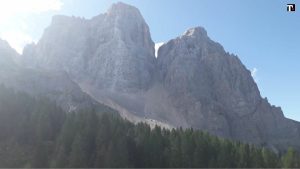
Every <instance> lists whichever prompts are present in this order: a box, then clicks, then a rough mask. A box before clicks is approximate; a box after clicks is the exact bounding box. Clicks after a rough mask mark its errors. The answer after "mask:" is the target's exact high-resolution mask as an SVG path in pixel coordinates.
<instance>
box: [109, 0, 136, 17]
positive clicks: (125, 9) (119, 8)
mask: <svg viewBox="0 0 300 169" xmlns="http://www.w3.org/2000/svg"><path fill="white" fill-rule="evenodd" d="M107 15H108V16H116V15H118V16H138V17H142V15H141V13H140V11H139V10H138V9H137V8H136V7H134V6H131V5H128V4H125V3H123V2H117V3H115V4H113V5H112V6H111V7H110V8H109V10H108V11H107Z"/></svg>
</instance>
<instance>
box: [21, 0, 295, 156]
mask: <svg viewBox="0 0 300 169" xmlns="http://www.w3.org/2000/svg"><path fill="white" fill-rule="evenodd" d="M237 43H238V42H237ZM21 58H22V60H21V61H20V63H22V66H26V67H27V68H32V69H35V70H40V71H47V72H53V71H54V72H55V71H63V72H65V73H66V76H68V77H69V78H70V80H71V81H72V82H73V84H74V85H78V88H77V89H78V90H80V91H84V92H85V93H87V94H88V95H89V96H90V97H91V98H93V99H95V100H96V101H98V102H100V103H103V104H105V105H107V106H110V107H112V108H114V109H116V110H118V111H119V113H120V114H121V116H122V117H125V118H127V119H129V120H130V121H132V122H141V121H143V122H147V123H150V124H158V125H161V126H164V127H167V128H172V127H183V128H190V127H192V128H195V129H201V130H204V131H208V132H210V133H211V134H214V135H217V136H221V137H225V138H230V139H234V140H239V141H243V142H248V143H254V144H257V145H263V146H267V147H269V148H272V149H274V150H283V149H286V148H287V147H289V146H292V147H295V148H297V149H300V143H299V139H300V131H299V130H300V129H299V127H300V124H299V123H298V122H295V121H293V120H289V119H287V118H285V117H284V115H283V113H282V110H281V109H280V108H279V107H275V106H272V105H271V104H270V103H268V101H267V100H266V99H264V98H262V97H261V95H260V93H259V90H258V87H257V85H256V83H255V82H254V80H253V78H252V77H251V73H250V71H249V70H247V68H246V67H245V66H244V65H243V64H242V63H241V61H240V60H239V59H238V57H237V56H235V55H233V54H229V53H228V52H226V51H225V50H224V49H223V47H222V46H221V45H220V44H218V43H217V42H214V41H212V40H211V39H210V38H209V37H208V35H207V32H206V31H205V30H204V28H201V27H196V28H191V29H189V30H187V31H186V32H185V33H184V34H183V35H181V36H179V37H177V38H175V39H172V40H170V41H169V42H167V43H165V44H164V45H162V46H161V47H160V48H159V51H158V56H157V59H156V58H155V54H154V43H153V41H152V39H151V36H150V31H149V28H148V25H147V24H146V23H145V21H144V19H143V17H142V15H141V13H140V12H139V10H138V9H137V8H135V7H133V6H130V5H127V4H124V3H116V4H114V5H112V7H111V8H110V9H109V10H108V11H107V12H106V13H104V14H100V15H98V16H96V17H94V18H92V19H83V18H76V17H67V16H55V17H53V19H52V23H51V25H50V26H49V27H48V28H47V29H46V30H45V32H44V34H43V36H42V38H41V40H40V41H39V42H38V43H37V44H32V45H29V46H27V47H26V48H25V49H24V54H23V56H22V57H21ZM58 86H60V85H58ZM66 86H68V85H66ZM63 91H64V90H63Z"/></svg>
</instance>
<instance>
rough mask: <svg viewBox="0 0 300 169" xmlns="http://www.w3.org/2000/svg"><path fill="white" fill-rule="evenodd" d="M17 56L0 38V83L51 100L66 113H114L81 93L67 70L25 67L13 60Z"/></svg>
mask: <svg viewBox="0 0 300 169" xmlns="http://www.w3.org/2000/svg"><path fill="white" fill-rule="evenodd" d="M17 58H20V56H19V55H18V54H17V52H16V51H15V50H14V49H12V48H11V47H10V46H9V45H8V43H7V42H6V41H3V40H0V65H1V69H0V84H1V85H4V86H6V87H9V88H12V89H14V90H16V91H21V92H26V93H28V94H30V95H31V96H34V97H46V98H48V99H50V100H52V101H55V102H56V103H57V105H59V106H60V107H62V108H63V109H64V110H65V111H66V112H71V111H80V110H82V109H86V108H94V109H101V110H103V109H105V110H107V111H109V112H115V111H113V110H112V109H110V108H108V107H107V106H104V105H101V104H99V103H98V102H97V101H95V100H94V99H92V98H91V97H90V96H89V95H88V94H86V93H84V92H83V91H82V90H81V89H80V87H79V86H78V85H77V84H76V83H75V82H73V81H72V80H71V79H70V78H69V76H68V74H67V73H65V72H63V71H47V70H41V69H32V68H26V67H24V66H22V65H19V64H18V63H16V62H15V59H17Z"/></svg>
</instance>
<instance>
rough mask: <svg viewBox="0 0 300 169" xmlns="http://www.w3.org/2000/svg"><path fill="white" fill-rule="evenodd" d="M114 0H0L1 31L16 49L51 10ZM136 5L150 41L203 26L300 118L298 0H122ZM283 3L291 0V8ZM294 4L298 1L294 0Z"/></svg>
mask: <svg viewBox="0 0 300 169" xmlns="http://www.w3.org/2000/svg"><path fill="white" fill-rule="evenodd" d="M114 2H117V1H115V0H0V37H1V38H2V39H6V40H7V41H8V42H9V43H10V44H11V45H12V46H13V47H14V48H15V49H16V50H17V51H19V52H21V51H22V49H23V46H24V45H25V44H26V43H30V42H36V41H38V39H39V38H40V37H41V35H42V33H43V30H44V28H45V27H47V26H48V25H49V24H50V22H51V17H52V16H53V15H55V14H64V15H74V16H82V17H85V18H91V17H92V16H95V15H98V14H100V13H104V12H105V11H106V10H107V9H108V8H109V6H110V5H111V4H112V3H114ZM123 2H125V3H129V4H131V5H134V6H136V7H138V8H139V9H140V11H141V13H142V14H143V16H144V18H145V20H146V22H147V23H148V25H149V27H150V30H151V33H152V38H153V41H155V42H166V41H168V40H170V39H171V38H174V37H176V36H178V35H181V34H182V33H183V32H184V31H185V30H186V29H188V28H190V27H195V26H203V27H204V28H205V29H206V30H207V32H208V35H209V36H210V37H211V39H213V40H215V41H217V42H219V43H221V44H222V45H223V46H224V48H225V50H226V51H228V52H230V53H234V54H237V55H238V56H239V58H240V59H241V60H242V62H243V63H244V64H245V65H246V67H247V68H248V69H249V70H251V71H252V72H253V76H254V78H255V80H256V82H257V84H258V87H259V89H260V91H261V94H262V96H263V97H267V98H268V100H269V101H270V102H271V103H272V104H274V105H277V106H281V107H282V109H283V111H284V113H285V115H286V117H289V118H292V119H296V120H298V121H300V108H299V107H300V13H299V12H300V1H298V0H264V1H262V0H123ZM287 3H296V10H297V9H298V11H296V12H294V13H289V12H287V11H286V4H287ZM297 5H298V6H297Z"/></svg>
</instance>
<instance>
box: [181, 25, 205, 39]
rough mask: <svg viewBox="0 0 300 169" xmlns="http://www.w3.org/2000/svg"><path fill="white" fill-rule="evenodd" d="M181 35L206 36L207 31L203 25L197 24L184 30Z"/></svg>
mask: <svg viewBox="0 0 300 169" xmlns="http://www.w3.org/2000/svg"><path fill="white" fill-rule="evenodd" d="M183 36H194V37H199V36H203V37H206V36H207V32H206V30H205V29H204V28H203V27H200V26H198V27H194V28H190V29H188V30H187V31H185V32H184V34H183Z"/></svg>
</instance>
